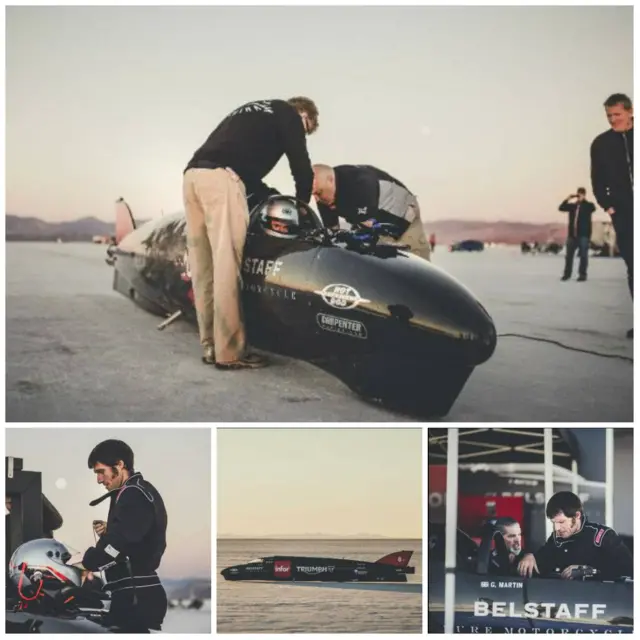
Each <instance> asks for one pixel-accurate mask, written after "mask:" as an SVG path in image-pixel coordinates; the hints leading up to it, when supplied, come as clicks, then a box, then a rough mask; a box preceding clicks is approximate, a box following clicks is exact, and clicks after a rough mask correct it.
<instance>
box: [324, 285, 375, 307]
mask: <svg viewBox="0 0 640 640" xmlns="http://www.w3.org/2000/svg"><path fill="white" fill-rule="evenodd" d="M314 293H316V294H318V295H319V296H322V299H323V300H324V301H325V302H326V303H327V304H328V305H329V306H330V307H333V308H334V309H353V308H355V307H357V306H358V305H359V304H360V303H361V302H371V300H367V299H366V298H362V297H360V294H359V293H358V291H357V290H356V289H354V288H353V287H352V286H351V285H348V284H328V285H327V286H326V287H325V288H324V289H322V291H314Z"/></svg>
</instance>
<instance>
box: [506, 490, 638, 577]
mask: <svg viewBox="0 0 640 640" xmlns="http://www.w3.org/2000/svg"><path fill="white" fill-rule="evenodd" d="M546 514H547V518H549V519H550V520H551V522H553V533H552V534H551V536H549V539H548V540H547V542H546V543H545V544H544V546H542V547H541V548H540V549H539V550H538V551H537V552H536V553H535V554H533V553H528V554H526V555H525V556H524V558H523V559H522V560H521V561H520V563H519V564H518V573H519V574H520V575H522V576H528V577H531V576H532V575H533V572H534V571H535V572H536V573H539V574H541V575H543V576H544V575H548V574H550V573H553V572H554V571H555V570H560V571H561V572H562V573H561V577H562V578H564V579H565V580H567V579H571V572H572V570H573V569H575V568H577V567H580V566H582V565H587V566H589V567H593V568H594V569H597V570H598V571H599V572H600V574H601V577H602V578H604V579H615V578H619V577H621V576H629V577H633V557H632V556H631V552H630V551H629V549H628V548H627V547H626V545H625V544H624V542H623V541H622V540H621V539H620V537H619V536H618V534H617V533H616V532H615V531H614V530H613V529H611V528H610V527H605V526H604V525H602V524H597V523H596V522H590V521H589V520H587V518H586V516H585V514H584V507H583V505H582V501H581V500H580V498H579V497H578V496H577V495H576V494H575V493H571V492H570V491H560V492H559V493H556V494H554V495H553V496H552V497H551V498H550V500H549V502H548V503H547V509H546Z"/></svg>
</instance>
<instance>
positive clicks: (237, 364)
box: [216, 353, 269, 371]
mask: <svg viewBox="0 0 640 640" xmlns="http://www.w3.org/2000/svg"><path fill="white" fill-rule="evenodd" d="M268 364H269V361H268V360H267V359H266V358H265V357H264V356H259V355H258V354H257V353H248V354H246V355H245V356H243V357H242V358H240V359H239V360H233V361H232V362H216V368H217V369H222V370H223V371H234V370H237V369H261V368H262V367H266V366H267V365H268Z"/></svg>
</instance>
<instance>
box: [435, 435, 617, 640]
mask: <svg viewBox="0 0 640 640" xmlns="http://www.w3.org/2000/svg"><path fill="white" fill-rule="evenodd" d="M605 433H606V439H605V457H606V489H605V494H606V498H605V504H606V523H605V524H607V525H609V526H611V524H612V523H613V429H606V431H605ZM428 452H429V463H430V464H442V463H443V462H445V461H446V464H447V487H446V493H447V499H446V523H445V530H446V542H445V617H444V621H445V625H444V626H445V629H444V631H445V633H453V628H454V613H455V570H456V529H457V524H458V522H457V520H458V514H457V505H458V465H459V463H460V462H471V461H473V462H488V463H491V462H496V463H501V462H518V463H522V462H538V463H539V462H540V461H541V460H543V461H544V475H545V504H546V503H547V502H548V501H549V498H550V497H551V495H552V494H553V467H554V465H557V466H560V467H564V468H565V469H571V470H572V471H573V472H574V474H575V473H576V471H577V464H578V461H579V450H578V446H577V443H576V440H575V438H574V437H573V436H572V434H571V431H570V430H568V429H550V428H544V429H511V428H497V429H487V428H476V429H471V428H470V429H455V428H449V429H429V430H428ZM546 525H547V531H548V533H549V535H550V534H551V523H550V521H549V520H547V521H546Z"/></svg>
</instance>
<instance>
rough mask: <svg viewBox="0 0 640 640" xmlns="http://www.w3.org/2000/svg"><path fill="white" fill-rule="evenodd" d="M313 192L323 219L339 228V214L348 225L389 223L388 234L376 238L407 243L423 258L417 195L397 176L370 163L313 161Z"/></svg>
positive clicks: (428, 254)
mask: <svg viewBox="0 0 640 640" xmlns="http://www.w3.org/2000/svg"><path fill="white" fill-rule="evenodd" d="M313 172H314V181H313V195H314V196H315V198H316V201H317V203H318V211H319V212H320V215H321V216H322V218H323V220H324V223H325V225H326V226H327V227H329V228H331V229H335V230H337V229H339V218H344V219H345V220H346V221H347V222H349V223H350V224H352V225H355V224H360V225H364V226H368V227H372V226H373V225H374V224H376V223H382V224H389V225H391V236H390V237H391V238H392V240H390V241H389V240H387V239H386V238H385V237H384V236H381V237H380V242H383V243H389V242H390V243H393V242H395V241H397V243H398V244H407V245H409V248H410V251H411V252H412V253H415V254H416V255H419V256H421V257H423V258H425V259H426V260H430V258H431V249H430V246H429V242H428V240H427V237H426V235H425V232H424V227H423V225H422V219H421V218H420V207H419V206H418V199H417V198H416V196H415V195H414V194H413V193H411V191H409V189H407V187H405V186H404V185H403V184H402V183H401V182H400V181H399V180H397V179H396V178H394V177H393V176H391V175H389V174H388V173H386V172H384V171H381V170H380V169H377V168H376V167H372V166H370V165H346V164H343V165H338V166H337V167H330V166H328V165H326V164H315V165H313Z"/></svg>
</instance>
